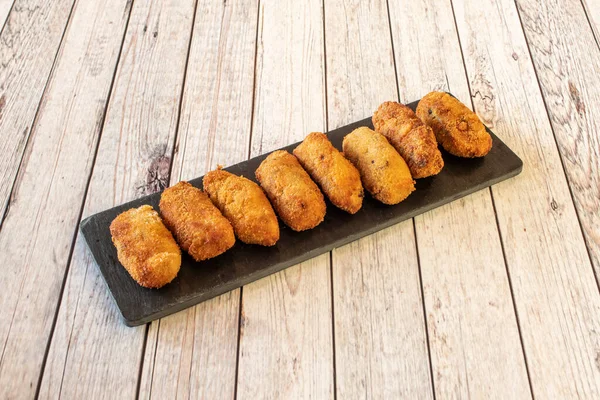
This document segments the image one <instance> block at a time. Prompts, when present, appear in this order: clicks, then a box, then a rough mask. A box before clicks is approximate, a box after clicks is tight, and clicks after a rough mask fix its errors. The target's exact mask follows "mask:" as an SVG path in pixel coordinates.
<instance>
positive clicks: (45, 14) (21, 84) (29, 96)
mask: <svg viewBox="0 0 600 400" xmlns="http://www.w3.org/2000/svg"><path fill="white" fill-rule="evenodd" d="M16 1H17V2H16V4H15V6H14V8H13V10H12V12H11V13H10V15H9V17H8V20H7V21H6V25H5V26H4V30H3V31H2V35H1V36H0V65H1V66H2V67H1V68H0V224H2V216H3V215H4V212H5V210H6V207H7V206H8V203H9V196H10V192H11V188H12V186H13V182H14V180H15V177H16V174H17V170H18V168H19V163H20V161H21V158H22V156H23V151H24V149H25V144H26V143H27V138H28V137H29V134H30V131H31V129H30V128H31V126H32V125H33V122H34V121H33V120H34V117H35V113H36V110H37V108H38V104H39V103H40V99H41V97H42V94H43V92H44V87H45V85H46V82H47V81H48V76H49V75H50V71H51V70H52V65H53V64H54V58H55V56H56V52H57V51H58V48H59V45H60V42H61V38H62V35H63V32H64V30H65V26H66V24H67V22H68V18H69V13H70V11H71V8H72V6H73V1H74V0H65V1H60V2H46V1H40V0H16ZM4 7H6V6H4ZM7 11H8V10H7Z"/></svg>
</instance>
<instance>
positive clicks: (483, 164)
mask: <svg viewBox="0 0 600 400" xmlns="http://www.w3.org/2000/svg"><path fill="white" fill-rule="evenodd" d="M417 103H418V102H414V103H411V104H408V106H409V107H411V108H412V109H413V110H414V109H415V108H416V106H417ZM360 126H368V127H370V128H371V129H372V128H373V124H372V123H371V118H366V119H364V120H361V121H357V122H355V123H352V124H350V125H346V126H343V127H341V128H338V129H335V130H333V131H331V132H328V133H327V136H328V137H329V139H330V140H331V142H332V143H333V145H334V146H335V147H337V148H338V149H340V150H341V148H342V139H343V138H344V136H346V135H347V134H348V133H350V132H352V130H354V129H356V128H358V127H360ZM488 132H489V133H490V134H491V135H492V139H493V146H492V150H491V151H490V153H489V154H488V155H487V156H485V157H483V158H477V159H465V158H458V157H454V156H452V155H450V154H448V153H446V152H444V151H442V156H443V158H444V163H445V166H444V168H443V169H442V171H441V172H440V173H439V174H438V175H436V176H434V177H430V178H425V179H419V180H417V183H416V190H415V191H414V192H413V193H412V194H411V195H410V196H409V197H408V198H407V199H406V200H404V201H403V202H402V203H400V204H397V205H394V206H387V205H384V204H382V203H379V202H378V201H376V200H374V199H373V198H372V197H370V196H369V195H368V194H367V193H366V194H365V198H364V202H363V206H362V208H361V209H360V210H359V211H358V212H357V213H356V214H354V215H350V214H347V213H345V212H344V211H341V210H339V209H337V208H336V207H335V206H333V205H332V204H331V203H329V202H327V214H326V216H325V220H324V221H323V222H322V223H321V224H320V225H319V226H317V227H316V228H314V229H311V230H308V231H304V232H294V231H292V230H291V229H290V228H288V227H287V226H285V225H283V224H282V223H281V222H280V227H281V237H280V239H279V242H277V244H276V245H275V246H273V247H261V246H256V245H247V244H244V243H242V242H240V241H239V240H238V241H237V242H236V244H235V246H234V247H233V248H231V249H230V250H229V251H227V252H225V253H224V254H222V255H220V256H218V257H216V258H214V259H212V260H208V261H203V262H195V261H194V260H193V259H192V258H191V257H190V256H189V255H188V254H186V253H185V252H183V257H182V263H181V270H180V271H179V275H178V276H177V278H175V280H173V282H171V283H170V284H168V285H166V286H164V287H163V288H161V289H146V288H143V287H141V286H139V285H138V284H137V283H136V282H135V281H134V280H133V279H132V278H131V277H130V276H129V274H128V273H127V271H126V270H125V269H124V268H123V266H121V264H120V263H119V261H118V259H117V252H116V249H115V247H114V246H113V244H112V241H111V236H110V231H109V226H110V223H111V222H112V220H113V219H114V218H115V217H116V216H117V215H118V214H120V213H121V212H123V211H126V210H128V209H130V208H133V207H139V206H141V205H143V204H150V205H152V206H153V207H154V209H156V210H158V203H159V201H160V195H161V193H160V192H159V193H154V194H151V195H149V196H145V197H142V198H139V199H137V200H134V201H131V202H128V203H125V204H122V205H120V206H117V207H114V208H111V209H109V210H106V211H102V212H100V213H98V214H95V215H92V216H90V217H88V218H86V219H85V220H83V221H82V222H81V231H82V233H83V236H84V238H85V240H86V242H87V244H88V247H89V249H90V250H91V252H92V255H93V256H94V259H95V260H96V262H97V263H98V266H99V267H100V271H101V272H102V275H103V276H104V279H105V280H106V283H107V284H108V288H109V290H110V292H111V294H112V296H113V298H114V299H115V301H116V303H117V306H118V307H119V310H120V311H121V314H122V315H123V318H124V320H125V323H126V324H127V325H129V326H136V325H141V324H144V323H147V322H150V321H152V320H155V319H158V318H162V317H165V316H167V315H169V314H173V313H175V312H178V311H180V310H183V309H185V308H187V307H191V306H193V305H195V304H198V303H200V302H203V301H205V300H208V299H210V298H213V297H216V296H218V295H220V294H223V293H226V292H228V291H230V290H233V289H236V288H238V287H241V286H243V285H246V284H248V283H250V282H253V281H256V280H258V279H261V278H264V277H266V276H268V275H270V274H273V273H275V272H278V271H281V270H283V269H285V268H287V267H290V266H292V265H295V264H298V263H300V262H302V261H305V260H308V259H310V258H313V257H316V256H318V255H320V254H322V253H325V252H328V251H330V250H332V249H334V248H336V247H340V246H343V245H345V244H347V243H350V242H352V241H354V240H357V239H360V238H362V237H363V236H367V235H370V234H372V233H374V232H377V231H379V230H381V229H384V228H387V227H389V226H391V225H394V224H397V223H399V222H401V221H404V220H406V219H409V218H413V217H415V216H416V215H419V214H422V213H424V212H426V211H429V210H431V209H433V208H436V207H439V206H441V205H443V204H446V203H450V202H451V201H454V200H456V199H459V198H461V197H464V196H466V195H468V194H470V193H473V192H476V191H478V190H480V189H483V188H485V187H488V186H491V185H493V184H495V183H498V182H500V181H503V180H505V179H508V178H510V177H513V176H515V175H517V174H519V173H520V172H521V170H522V168H523V163H522V161H521V159H520V158H519V157H518V156H517V155H516V154H515V153H513V152H512V151H511V150H510V149H509V148H508V147H507V146H506V145H505V144H504V143H503V142H502V141H501V140H500V139H498V137H497V136H496V135H494V133H493V132H491V131H490V130H489V129H488ZM298 144H299V142H298V143H294V144H291V145H289V146H286V147H284V148H283V150H287V151H289V152H291V151H292V150H293V149H294V148H295V147H296V146H297V145H298ZM268 154H269V153H267V154H263V155H261V156H258V157H255V158H253V159H251V160H248V161H244V162H241V163H239V164H236V165H232V166H230V167H228V168H225V169H226V170H227V171H229V172H231V173H234V174H237V175H243V176H245V177H247V178H249V179H252V180H255V177H254V171H255V170H256V168H257V167H258V166H259V164H260V163H261V162H262V161H263V160H264V159H265V158H266V157H267V155H268ZM190 183H191V184H192V185H194V186H196V187H199V188H201V187H202V177H200V178H196V179H193V180H191V181H190Z"/></svg>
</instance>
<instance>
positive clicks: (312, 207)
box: [256, 150, 326, 232]
mask: <svg viewBox="0 0 600 400" xmlns="http://www.w3.org/2000/svg"><path fill="white" fill-rule="evenodd" d="M256 179H257V180H258V181H259V182H260V185H261V186H262V187H263V189H264V190H265V192H266V193H267V196H268V197H269V200H271V203H272V204H273V206H274V207H275V211H277V214H278V215H279V217H280V218H281V220H282V221H283V222H284V223H285V224H286V225H287V226H289V227H290V228H292V229H293V230H295V231H298V232H299V231H304V230H307V229H312V228H314V227H315V226H317V225H319V224H320V223H321V222H322V221H323V219H324V218H325V211H326V210H325V199H324V198H323V194H322V193H321V191H320V190H319V187H318V186H317V184H316V183H314V182H313V181H312V179H310V176H309V175H308V174H307V173H306V171H305V170H304V169H302V166H301V165H300V163H299V162H298V159H297V158H296V157H294V156H293V155H291V154H290V153H288V152H287V151H284V150H277V151H274V152H273V153H271V154H269V156H268V157H267V158H265V160H264V161H263V162H262V163H261V164H260V166H259V167H258V168H257V169H256Z"/></svg>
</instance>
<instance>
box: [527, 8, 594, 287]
mask: <svg viewBox="0 0 600 400" xmlns="http://www.w3.org/2000/svg"><path fill="white" fill-rule="evenodd" d="M517 4H518V6H519V10H520V15H521V20H522V22H523V27H524V29H525V36H526V39H527V41H528V43H529V48H530V49H531V53H532V54H531V55H532V57H533V62H534V65H535V68H536V70H537V75H538V78H539V80H540V85H541V89H542V93H543V95H544V98H545V99H546V107H547V109H548V114H549V116H550V122H551V124H552V128H553V130H554V134H555V137H556V141H557V143H558V149H559V151H560V153H561V154H562V162H563V166H564V168H565V172H566V174H567V178H568V180H569V183H570V188H571V192H572V194H573V200H574V202H575V207H576V209H577V212H578V217H579V221H580V222H581V227H582V228H583V233H584V236H585V238H586V242H587V245H588V249H589V251H590V256H591V257H592V261H593V264H594V266H595V268H596V277H597V278H599V277H600V161H599V160H600V138H599V136H598V131H600V122H599V121H598V118H599V117H600V110H598V108H597V107H596V105H597V104H600V48H598V47H594V44H595V39H594V36H593V33H592V31H591V30H590V28H589V25H587V18H586V15H585V11H584V10H583V8H582V7H581V5H580V2H578V1H574V0H570V1H568V2H566V3H565V2H562V3H561V2H552V3H551V4H548V5H547V6H546V7H545V11H546V12H544V18H543V19H540V21H535V19H539V18H540V12H541V11H540V9H539V7H538V8H535V7H534V6H533V4H532V3H531V2H530V1H519V2H517ZM597 8H598V9H600V6H599V7H597ZM540 24H543V25H542V30H541V31H538V29H539V27H540ZM542 32H543V33H542ZM548 48H551V49H552V51H550V52H548V51H547V49H548ZM573 60H578V62H573Z"/></svg>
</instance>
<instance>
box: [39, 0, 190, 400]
mask: <svg viewBox="0 0 600 400" xmlns="http://www.w3.org/2000/svg"><path fill="white" fill-rule="evenodd" d="M193 10H194V2H193V1H192V0H189V1H184V2H183V1H180V0H171V1H153V2H149V3H143V2H139V3H138V2H136V3H134V4H133V6H132V10H131V15H130V17H129V24H128V27H127V34H126V37H125V41H124V44H123V48H122V53H121V57H120V61H119V65H118V69H117V71H116V74H115V82H114V86H113V90H112V94H111V97H110V100H109V103H108V108H107V111H106V120H105V123H104V128H103V130H102V137H101V139H100V144H99V148H98V153H97V156H96V163H95V165H94V169H93V173H92V178H91V182H90V186H89V190H88V193H87V199H86V204H85V208H84V211H83V215H84V216H87V215H90V214H93V213H95V212H98V211H101V210H104V209H107V208H110V207H112V206H113V205H115V204H119V203H122V202H125V201H127V200H131V199H133V198H136V197H139V196H140V195H143V194H146V193H151V192H155V191H157V190H159V189H160V188H161V187H164V186H165V185H166V183H167V182H168V172H169V168H168V167H169V164H170V157H171V154H172V150H173V144H174V139H175V130H176V126H177V116H178V112H179V100H180V97H181V91H182V84H183V75H184V71H185V66H186V59H187V54H188V47H189V46H188V40H185V41H182V40H178V41H174V40H173V38H176V37H184V38H187V39H189V37H190V36H189V33H190V32H191V28H192V16H193ZM122 13H123V11H122V10H121V14H122ZM164 60H169V62H168V63H165V62H164ZM82 239H83V238H82V237H81V236H80V235H79V236H78V238H77V242H76V244H75V250H74V253H73V258H72V260H71V264H70V268H69V273H68V277H67V282H66V285H65V289H64V294H63V296H62V302H61V305H60V311H59V313H58V318H57V321H56V328H55V338H56V339H54V340H53V341H52V344H51V346H50V351H49V355H48V360H47V362H46V368H45V371H48V373H47V374H44V381H43V382H42V383H43V385H42V388H41V392H40V394H41V395H43V396H44V397H47V398H56V397H64V398H85V399H90V398H96V397H99V398H102V397H103V398H117V397H118V398H132V397H135V395H136V390H137V386H138V380H139V375H140V364H141V362H142V357H143V354H144V344H145V335H146V327H144V326H139V327H136V328H128V327H126V326H125V325H124V324H123V323H122V321H121V320H120V315H119V312H118V310H117V308H116V306H115V305H114V304H113V301H112V299H111V298H110V294H109V293H108V291H107V288H106V284H105V283H104V282H103V280H102V277H101V275H100V273H99V271H98V269H97V268H96V267H95V265H94V262H93V260H92V259H91V257H90V255H89V253H88V250H87V248H86V245H85V243H84V241H83V240H82ZM115 338H118V340H115Z"/></svg>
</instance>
